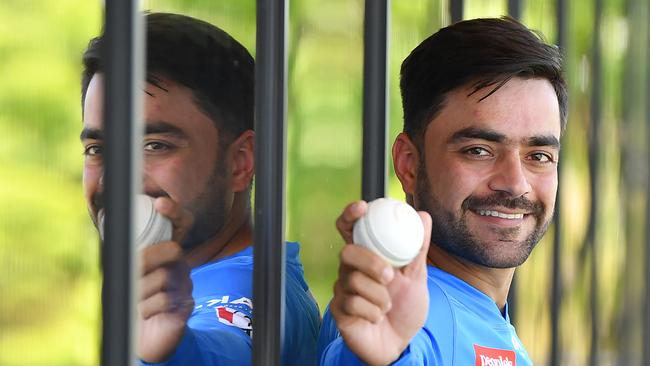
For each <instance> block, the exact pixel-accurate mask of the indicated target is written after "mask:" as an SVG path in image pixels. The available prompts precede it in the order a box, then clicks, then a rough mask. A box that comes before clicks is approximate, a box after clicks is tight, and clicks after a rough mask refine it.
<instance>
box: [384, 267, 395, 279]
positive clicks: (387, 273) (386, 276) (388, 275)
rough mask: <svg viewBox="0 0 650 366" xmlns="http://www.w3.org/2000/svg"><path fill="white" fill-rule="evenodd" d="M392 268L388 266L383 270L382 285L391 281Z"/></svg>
mask: <svg viewBox="0 0 650 366" xmlns="http://www.w3.org/2000/svg"><path fill="white" fill-rule="evenodd" d="M393 275H394V273H393V267H391V266H388V267H386V268H384V271H383V272H382V273H381V279H382V280H383V281H384V283H388V282H390V281H392V280H393Z"/></svg>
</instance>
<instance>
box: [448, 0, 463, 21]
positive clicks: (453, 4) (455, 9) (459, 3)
mask: <svg viewBox="0 0 650 366" xmlns="http://www.w3.org/2000/svg"><path fill="white" fill-rule="evenodd" d="M463 6H464V1H463V0H449V13H450V14H451V24H454V23H456V22H460V21H461V20H463Z"/></svg>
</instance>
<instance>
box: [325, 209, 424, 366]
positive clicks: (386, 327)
mask: <svg viewBox="0 0 650 366" xmlns="http://www.w3.org/2000/svg"><path fill="white" fill-rule="evenodd" d="M366 210H367V204H366V202H364V201H360V202H356V203H353V204H350V205H348V207H346V208H345V210H344V211H343V213H342V214H341V216H340V217H339V218H338V220H337V221H336V226H337V229H338V230H339V232H340V233H341V236H342V237H343V239H344V240H345V241H346V243H351V242H352V229H353V226H354V222H355V221H356V220H357V219H359V218H360V217H361V216H363V215H364V214H365V212H366ZM418 214H419V215H420V217H421V219H422V222H423V224H424V232H425V235H424V236H425V237H424V243H423V245H422V248H421V249H420V252H419V253H418V255H417V257H416V258H415V259H414V260H413V261H412V262H411V263H410V264H408V265H407V266H404V267H402V268H393V267H391V266H390V265H389V264H387V263H386V262H384V260H383V259H381V258H380V257H379V256H377V255H376V254H374V253H372V252H371V251H370V250H368V249H366V248H364V247H361V246H358V245H346V246H345V247H344V248H343V249H342V250H341V254H340V265H339V278H338V280H337V281H336V284H335V285H334V298H333V299H332V302H331V304H330V310H331V312H332V315H333V316H334V319H335V320H336V323H337V326H338V328H339V331H340V332H341V336H342V337H343V339H344V341H345V343H346V344H347V346H348V347H349V348H350V350H352V351H353V352H354V353H355V354H356V355H357V356H358V357H359V358H360V359H362V360H363V361H364V362H366V363H367V364H369V365H386V364H389V363H391V362H393V361H395V360H396V359H397V358H398V357H399V356H400V354H401V353H402V352H403V351H404V349H405V348H406V347H407V346H408V344H409V342H410V341H411V339H412V338H413V336H415V334H416V333H417V332H418V330H420V328H422V326H423V325H424V322H425V320H426V316H427V311H428V307H429V292H428V289H427V268H426V258H427V252H428V249H429V238H430V235H431V217H430V216H429V214H428V213H425V212H419V213H418Z"/></svg>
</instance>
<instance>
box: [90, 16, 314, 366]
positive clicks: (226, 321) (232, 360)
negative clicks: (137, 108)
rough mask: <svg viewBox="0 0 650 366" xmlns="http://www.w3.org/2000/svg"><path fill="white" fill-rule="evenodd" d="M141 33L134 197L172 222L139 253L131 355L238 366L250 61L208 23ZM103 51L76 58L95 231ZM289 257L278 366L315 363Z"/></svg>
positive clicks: (246, 263)
mask: <svg viewBox="0 0 650 366" xmlns="http://www.w3.org/2000/svg"><path fill="white" fill-rule="evenodd" d="M145 21H146V26H147V50H146V51H147V56H146V60H147V82H146V83H145V84H144V85H143V89H144V90H143V94H142V95H143V98H145V100H144V118H145V132H144V140H143V142H142V149H143V184H142V185H143V190H144V193H145V194H146V195H148V196H151V197H153V198H156V200H155V208H156V209H157V210H158V211H159V212H160V213H161V214H163V215H164V216H167V217H168V218H169V219H170V220H171V222H172V225H173V237H172V240H171V241H167V242H162V243H159V244H155V245H152V246H148V247H146V248H143V249H142V250H141V273H140V279H139V281H140V283H139V290H140V293H139V299H138V300H139V303H138V315H139V321H140V326H139V334H138V337H137V342H138V344H137V347H136V350H137V353H138V356H139V358H140V359H141V362H142V364H147V365H148V364H164V365H199V366H200V365H247V364H250V362H251V338H252V335H253V327H252V318H253V304H252V273H253V248H252V247H251V244H252V238H253V235H252V222H251V212H250V208H251V204H250V190H251V182H252V179H253V169H254V152H253V151H254V133H253V131H252V130H253V112H254V102H253V95H254V90H253V89H254V61H253V58H252V57H251V56H250V54H249V53H248V51H246V49H245V48H244V47H243V46H242V45H241V44H239V43H238V42H237V41H235V40H234V39H233V38H232V37H230V36H229V35H228V34H226V33H225V32H223V31H222V30H220V29H218V28H216V27H214V26H213V25H211V24H208V23H206V22H203V21H200V20H197V19H194V18H190V17H186V16H181V15H176V14H160V13H152V14H147V15H145ZM104 42H105V41H104V39H103V37H98V38H95V39H93V40H91V42H90V44H89V46H88V49H87V50H86V52H85V54H84V57H83V62H84V67H85V69H84V72H83V80H82V103H83V111H84V115H83V130H82V132H81V141H82V144H83V146H84V155H85V162H84V174H83V183H84V192H85V197H86V200H87V202H88V210H89V212H90V216H91V218H92V219H93V222H95V224H96V225H97V224H98V222H99V220H98V216H99V215H101V212H102V210H103V202H102V201H103V200H102V195H103V192H104V187H103V160H102V148H103V138H102V136H103V133H102V130H103V87H104V74H103V65H102V58H101V50H102V48H103V47H104ZM298 250H299V248H298V244H296V243H288V244H287V250H286V251H287V261H286V277H285V278H286V283H285V288H286V299H285V304H286V309H285V314H287V316H286V318H285V321H286V323H285V338H284V343H283V352H282V361H283V363H284V364H288V365H293V364H295V365H298V364H299V365H305V364H313V363H315V358H316V355H315V343H316V336H317V333H318V326H319V322H320V319H319V314H318V308H317V306H316V303H315V301H314V300H313V297H312V296H311V294H310V293H309V290H308V288H307V284H306V283H305V281H304V278H303V269H302V265H301V264H300V262H299V260H298ZM261 311H264V309H262V310H261Z"/></svg>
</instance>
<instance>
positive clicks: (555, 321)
mask: <svg viewBox="0 0 650 366" xmlns="http://www.w3.org/2000/svg"><path fill="white" fill-rule="evenodd" d="M566 6H567V2H566V1H565V0H557V2H556V8H555V11H556V13H555V14H556V27H557V28H556V29H557V41H556V42H557V45H558V47H559V48H560V52H561V53H562V55H563V57H564V63H565V64H566V55H567V53H566V47H567V16H566V14H567V12H566V10H567V9H566ZM557 169H558V187H557V197H556V199H555V216H554V217H553V226H554V230H553V253H552V265H553V270H552V271H551V353H550V362H549V364H550V365H551V366H558V365H560V361H561V355H562V354H561V348H560V304H561V303H562V262H561V261H560V259H561V256H560V252H561V250H562V249H561V248H562V245H561V244H562V164H561V163H560V165H558V168H557Z"/></svg>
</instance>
